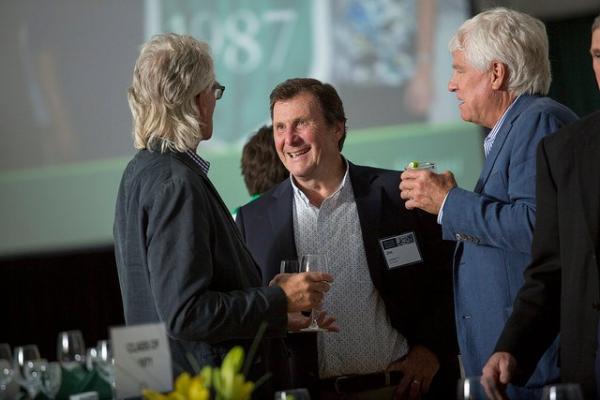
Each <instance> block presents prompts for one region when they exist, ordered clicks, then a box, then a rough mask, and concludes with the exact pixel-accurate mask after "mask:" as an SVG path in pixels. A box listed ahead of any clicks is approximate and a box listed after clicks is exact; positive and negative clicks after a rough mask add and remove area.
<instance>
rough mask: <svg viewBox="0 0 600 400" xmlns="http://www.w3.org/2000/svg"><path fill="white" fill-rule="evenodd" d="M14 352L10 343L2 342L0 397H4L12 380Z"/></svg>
mask: <svg viewBox="0 0 600 400" xmlns="http://www.w3.org/2000/svg"><path fill="white" fill-rule="evenodd" d="M12 375H13V369H12V353H11V351H10V346H9V345H8V343H0V399H1V398H4V395H5V394H6V392H7V388H8V384H9V383H10V382H11V381H12Z"/></svg>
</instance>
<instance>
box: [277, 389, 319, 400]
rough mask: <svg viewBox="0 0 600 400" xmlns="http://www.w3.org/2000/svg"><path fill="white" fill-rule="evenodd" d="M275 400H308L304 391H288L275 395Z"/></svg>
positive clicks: (306, 391) (308, 397) (307, 394)
mask: <svg viewBox="0 0 600 400" xmlns="http://www.w3.org/2000/svg"><path fill="white" fill-rule="evenodd" d="M275 400H310V394H309V393H308V390H306V389H288V390H282V391H281V392H276V393H275Z"/></svg>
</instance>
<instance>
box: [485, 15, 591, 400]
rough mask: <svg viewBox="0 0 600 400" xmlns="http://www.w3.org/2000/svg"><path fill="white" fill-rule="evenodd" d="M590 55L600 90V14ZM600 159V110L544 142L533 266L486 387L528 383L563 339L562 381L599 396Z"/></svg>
mask: <svg viewBox="0 0 600 400" xmlns="http://www.w3.org/2000/svg"><path fill="white" fill-rule="evenodd" d="M590 54H591V56H592V64H593V68H594V73H595V75H596V82H597V84H598V88H599V89H600V15H599V16H598V17H596V19H595V20H594V23H593V25H592V44H591V47H590ZM599 155H600V111H596V112H594V113H592V114H591V115H589V116H588V117H586V118H583V119H582V120H581V121H579V122H577V123H575V124H572V125H569V126H566V127H564V128H562V129H561V130H559V131H558V132H557V133H556V134H554V135H552V136H549V137H547V138H544V139H543V140H542V141H541V143H540V145H539V147H538V153H537V170H538V174H537V182H536V183H537V197H536V198H537V201H536V205H537V219H536V225H535V232H534V236H533V250H532V252H533V260H532V262H531V264H530V265H529V267H528V268H527V270H526V271H525V284H524V285H523V287H522V288H521V290H520V291H519V293H518V294H517V300H516V302H515V306H514V309H513V312H512V314H511V316H510V318H509V320H508V321H507V323H506V326H505V327H504V330H503V331H502V334H501V335H500V339H499V340H498V343H497V344H496V349H495V351H496V352H495V353H494V354H493V355H492V357H491V358H490V359H489V360H488V362H487V364H486V365H485V367H484V368H483V377H484V378H485V380H486V381H488V380H491V381H493V382H495V383H496V384H497V386H499V387H503V386H505V385H506V384H508V383H511V382H517V383H522V382H524V381H526V380H527V379H528V378H529V376H530V375H531V372H532V371H533V369H534V368H535V365H536V364H537V362H538V360H539V359H540V357H541V355H542V354H543V352H544V351H545V350H546V349H547V348H548V346H550V344H551V343H552V341H553V340H554V339H555V337H556V336H557V335H558V334H559V333H560V366H561V368H560V376H561V380H562V381H563V382H575V383H579V384H581V386H582V388H583V392H584V398H586V399H592V398H595V399H597V398H600V396H599V394H600V390H598V385H599V384H600V357H599V356H598V341H599V339H600V330H599V329H598V321H599V318H598V312H599V311H600V306H599V304H600V302H599V299H600V292H599V290H598V287H599V279H600V273H599V271H598V269H599V267H600V265H599V263H598V258H597V253H598V244H599V243H600V241H599V234H600V224H599V223H600V220H599V218H600V185H599V179H600V158H599V157H598V156H599Z"/></svg>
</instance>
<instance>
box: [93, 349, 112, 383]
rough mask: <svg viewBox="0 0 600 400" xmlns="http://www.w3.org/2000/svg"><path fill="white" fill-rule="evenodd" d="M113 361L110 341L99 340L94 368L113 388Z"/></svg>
mask: <svg viewBox="0 0 600 400" xmlns="http://www.w3.org/2000/svg"><path fill="white" fill-rule="evenodd" d="M114 364H115V360H114V358H113V353H112V346H111V342H110V340H100V341H98V344H97V345H96V358H95V360H94V367H95V368H96V371H98V374H100V376H101V377H102V378H103V379H104V380H105V381H107V382H108V383H110V384H111V386H114V381H115V377H114V368H115V365H114Z"/></svg>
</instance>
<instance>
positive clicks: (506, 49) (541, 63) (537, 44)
mask: <svg viewBox="0 0 600 400" xmlns="http://www.w3.org/2000/svg"><path fill="white" fill-rule="evenodd" d="M448 49H449V50H450V52H454V51H457V50H458V51H463V52H464V54H465V58H466V60H467V61H468V62H469V64H471V65H472V66H473V67H475V68H476V69H478V70H480V71H488V70H489V69H490V67H491V65H492V62H493V61H499V62H501V63H503V64H505V65H506V66H507V68H508V90H509V91H510V92H512V93H513V94H515V95H517V96H518V95H521V94H525V93H526V94H542V95H545V94H547V93H548V90H549V89H550V82H551V81H552V74H551V72H550V59H549V57H548V35H547V34H546V27H545V26H544V24H543V23H542V21H540V20H539V19H537V18H534V17H532V16H530V15H527V14H525V13H522V12H519V11H514V10H510V9H507V8H503V7H498V8H493V9H490V10H487V11H484V12H482V13H480V14H477V15H476V16H474V17H473V18H471V19H468V20H467V21H465V22H464V23H463V24H462V26H461V27H460V28H459V29H458V31H457V32H456V34H455V35H454V36H453V37H452V39H451V40H450V43H449V45H448Z"/></svg>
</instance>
